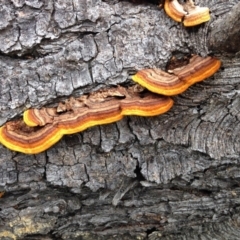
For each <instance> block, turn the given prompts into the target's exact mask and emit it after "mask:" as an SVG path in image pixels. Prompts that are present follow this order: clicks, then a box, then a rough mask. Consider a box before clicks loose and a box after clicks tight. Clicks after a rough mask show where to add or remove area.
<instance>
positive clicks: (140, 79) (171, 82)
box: [132, 55, 221, 96]
mask: <svg viewBox="0 0 240 240" xmlns="http://www.w3.org/2000/svg"><path fill="white" fill-rule="evenodd" d="M220 66H221V61H220V60H218V59H216V58H214V57H206V58H202V57H200V56H197V55H193V56H192V58H191V59H190V61H189V64H187V65H186V66H183V67H181V68H177V69H174V70H172V73H171V74H170V73H166V72H164V71H162V70H161V69H143V70H140V71H139V72H137V74H136V75H134V76H133V77H132V79H133V81H135V82H137V83H138V84H140V85H141V86H143V87H145V88H147V89H148V90H149V91H151V92H155V93H158V94H163V95H166V96H173V95H177V94H180V93H182V92H184V91H185V90H186V89H187V88H189V87H190V86H191V85H193V84H194V83H197V82H200V81H203V80H204V79H206V78H208V77H210V76H212V75H213V74H214V73H215V72H216V71H217V70H218V69H219V68H220Z"/></svg>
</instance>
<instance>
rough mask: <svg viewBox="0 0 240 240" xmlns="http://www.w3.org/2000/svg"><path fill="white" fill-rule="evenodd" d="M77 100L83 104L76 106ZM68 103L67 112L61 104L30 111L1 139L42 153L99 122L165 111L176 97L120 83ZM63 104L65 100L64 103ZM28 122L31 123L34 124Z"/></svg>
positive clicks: (7, 128) (15, 147)
mask: <svg viewBox="0 0 240 240" xmlns="http://www.w3.org/2000/svg"><path fill="white" fill-rule="evenodd" d="M104 99H105V100H104ZM76 101H77V102H79V103H80V104H79V105H76ZM81 103H83V105H82V104H81ZM65 104H66V108H64V111H63V112H58V111H57V108H58V107H56V108H42V109H29V110H27V111H26V112H25V113H24V121H23V120H17V121H12V122H8V123H6V124H5V125H4V126H2V127H1V128H0V142H1V143H2V144H3V145H5V146H6V147H8V148H9V149H12V150H15V151H19V152H23V153H27V154H35V153H40V152H42V151H44V150H46V149H48V148H49V147H51V146H52V145H53V144H55V143H56V142H58V141H59V140H60V139H61V138H62V136H63V135H66V134H73V133H77V132H81V131H83V130H85V129H87V128H89V127H92V126H95V125H101V124H108V123H112V122H116V121H118V120H120V119H122V118H123V116H125V115H138V116H155V115H159V114H162V113H164V112H166V111H168V110H169V109H170V108H171V107H172V105H173V100H172V99H171V98H169V97H166V96H161V95H157V94H154V93H150V92H145V91H143V88H142V87H137V86H132V87H129V88H123V87H120V86H118V87H117V88H111V89H110V90H109V89H106V90H100V91H98V92H95V93H92V94H89V95H88V96H83V97H80V98H76V99H73V98H71V99H70V100H69V101H66V102H65ZM62 105H64V103H61V106H62ZM77 106H79V107H77ZM26 123H27V124H29V123H30V124H29V125H30V126H28V125H27V124H26ZM33 125H35V127H33ZM36 125H41V126H36Z"/></svg>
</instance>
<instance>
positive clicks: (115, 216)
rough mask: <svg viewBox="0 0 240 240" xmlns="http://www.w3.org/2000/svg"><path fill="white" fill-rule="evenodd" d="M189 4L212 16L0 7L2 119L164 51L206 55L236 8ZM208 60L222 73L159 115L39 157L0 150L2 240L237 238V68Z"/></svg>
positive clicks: (122, 79) (112, 77)
mask: <svg viewBox="0 0 240 240" xmlns="http://www.w3.org/2000/svg"><path fill="white" fill-rule="evenodd" d="M197 2H199V3H200V4H201V5H202V6H209V7H210V9H211V12H212V19H211V21H210V22H209V23H206V24H204V25H202V26H200V27H196V28H193V29H185V28H183V27H182V26H181V25H180V24H178V23H175V22H173V21H172V20H171V19H170V18H168V17H167V16H166V15H165V13H164V11H163V10H160V9H159V8H158V7H157V6H155V5H152V4H142V5H134V4H131V3H129V2H122V1H117V0H116V1H101V0H94V1H90V0H72V1H66V0H58V1H57V0H55V1H53V0H52V1H51V0H50V1H39V0H35V1H28V0H11V2H10V1H7V0H5V1H4V0H3V1H2V4H1V6H0V40H1V41H0V51H1V55H0V66H1V67H0V69H1V71H0V75H1V78H0V79H1V85H0V93H1V94H0V109H1V112H0V123H1V124H4V123H5V122H6V121H8V120H11V119H13V118H14V117H20V116H21V114H22V113H23V111H24V110H25V109H27V108H29V107H41V106H44V105H49V104H54V103H55V102H59V101H60V100H61V99H64V98H67V97H68V96H70V95H79V94H82V93H87V92H90V91H93V90H96V89H99V88H101V87H106V86H110V85H112V84H129V83H130V81H131V80H130V79H131V74H133V73H135V72H136V70H138V69H141V68H146V67H160V68H164V67H165V65H166V63H167V61H168V60H169V58H170V57H171V56H172V54H178V53H197V54H201V55H203V56H204V55H208V54H210V53H212V52H211V49H210V48H209V47H208V46H210V47H211V46H212V42H213V40H212V37H214V36H215V35H214V34H213V33H214V29H215V28H213V26H217V25H216V23H217V21H221V19H223V18H224V19H225V17H226V14H228V13H231V9H232V7H233V6H234V5H235V4H236V3H237V2H238V1H237V0H230V1H227V2H226V1H223V0H222V1H215V0H203V1H197ZM211 29H212V30H211ZM210 31H211V32H210ZM212 50H214V51H216V50H217V49H214V48H212ZM219 50H226V49H219ZM216 54H217V53H216ZM218 56H219V57H220V58H221V60H222V62H223V67H222V69H221V71H219V72H218V73H217V74H215V75H214V77H212V78H211V79H208V80H206V81H205V82H203V83H200V84H197V85H195V86H193V87H191V88H190V89H189V90H187V91H186V92H185V93H183V94H181V95H179V96H176V97H175V98H174V100H175V105H174V107H173V108H172V109H171V111H169V112H168V113H166V114H163V115H160V116H158V117H153V118H143V117H129V118H125V119H123V120H122V121H120V122H117V123H115V124H110V125H106V126H98V127H93V128H91V129H88V130H87V131H84V132H82V133H79V134H75V135H72V136H66V137H64V138H63V139H62V140H61V141H60V142H59V143H58V144H57V145H55V146H54V147H52V148H51V149H49V150H48V151H46V152H44V153H41V154H38V155H24V154H20V153H16V152H13V151H10V150H8V149H6V148H5V147H3V146H1V145H0V163H1V164H0V186H1V189H0V190H1V191H5V195H4V196H3V197H2V198H1V199H0V204H1V211H0V237H1V239H8V240H9V239H27V240H29V239H44V240H50V239H71V240H73V239H213V238H215V239H239V234H240V228H239V226H240V225H239V223H240V219H239V211H240V210H239V204H240V188H239V178H240V173H239V167H240V158H239V157H240V150H239V149H240V137H239V130H240V101H239V94H240V92H239V89H240V73H239V67H240V61H239V58H238V56H237V54H236V55H235V56H234V55H231V57H229V56H228V53H224V52H222V53H221V54H219V55H218Z"/></svg>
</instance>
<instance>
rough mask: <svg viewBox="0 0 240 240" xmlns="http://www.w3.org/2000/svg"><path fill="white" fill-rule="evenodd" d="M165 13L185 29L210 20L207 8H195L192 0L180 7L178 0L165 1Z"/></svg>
mask: <svg viewBox="0 0 240 240" xmlns="http://www.w3.org/2000/svg"><path fill="white" fill-rule="evenodd" d="M164 9H165V12H166V13H167V15H168V16H169V17H171V18H172V19H173V20H175V21H177V22H183V25H184V26H185V27H193V26H196V25H199V24H202V23H204V22H207V21H209V20H210V13H209V8H208V7H199V6H195V4H194V2H193V1H192V0H187V2H186V3H185V4H183V5H181V4H180V3H179V2H178V0H165V3H164Z"/></svg>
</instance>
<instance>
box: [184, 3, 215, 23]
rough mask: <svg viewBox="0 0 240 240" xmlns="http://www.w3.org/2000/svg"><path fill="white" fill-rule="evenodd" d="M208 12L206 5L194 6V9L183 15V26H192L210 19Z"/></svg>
mask: <svg viewBox="0 0 240 240" xmlns="http://www.w3.org/2000/svg"><path fill="white" fill-rule="evenodd" d="M210 18H211V17H210V13H209V8H208V7H199V6H196V7H195V9H194V10H191V11H189V12H188V14H187V15H185V16H184V19H183V25H184V26H185V27H193V26H196V25H199V24H202V23H204V22H208V21H209V20H210Z"/></svg>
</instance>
